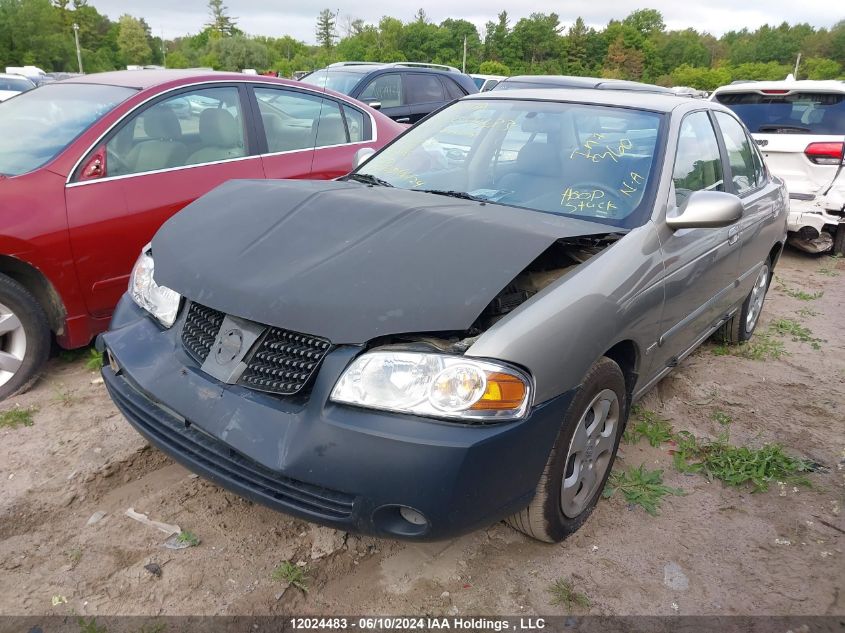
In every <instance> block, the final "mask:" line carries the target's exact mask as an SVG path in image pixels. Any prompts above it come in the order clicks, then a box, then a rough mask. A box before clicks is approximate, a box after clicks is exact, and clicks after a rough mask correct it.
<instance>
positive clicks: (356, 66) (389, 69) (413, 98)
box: [300, 62, 478, 124]
mask: <svg viewBox="0 0 845 633" xmlns="http://www.w3.org/2000/svg"><path fill="white" fill-rule="evenodd" d="M300 81H302V82H304V83H306V84H311V85H312V86H318V87H320V88H327V89H329V90H335V91H337V92H340V93H343V94H345V95H349V96H350V97H352V98H354V99H358V101H363V102H364V103H366V104H367V105H369V106H370V107H371V108H375V109H376V110H379V111H380V112H382V113H383V114H386V115H387V116H389V117H390V118H391V119H393V120H394V121H396V122H398V123H410V124H413V123H416V122H417V121H419V120H420V119H422V118H423V117H425V116H427V115H429V114H430V113H432V112H434V111H435V110H437V109H438V108H441V107H443V106H444V105H446V104H447V103H449V102H450V101H454V100H455V99H460V98H461V97H465V96H466V95H468V94H473V93H476V92H478V88H477V87H476V85H475V82H473V80H472V79H471V78H470V76H469V75H465V74H463V73H462V72H461V71H460V70H458V69H457V68H453V67H452V66H443V65H440V64H418V63H412V62H397V63H394V64H380V63H375V62H338V63H336V64H331V65H329V66H328V67H326V68H323V69H320V70H315V71H314V72H312V73H309V74H307V75H305V76H304V77H302V79H300Z"/></svg>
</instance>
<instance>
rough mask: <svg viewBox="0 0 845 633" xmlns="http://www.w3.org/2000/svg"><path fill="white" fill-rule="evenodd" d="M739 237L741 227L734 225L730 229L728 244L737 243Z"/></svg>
mask: <svg viewBox="0 0 845 633" xmlns="http://www.w3.org/2000/svg"><path fill="white" fill-rule="evenodd" d="M738 239H739V227H738V226H732V227H731V228H729V229H728V244H730V245H732V244H736V241H737V240H738Z"/></svg>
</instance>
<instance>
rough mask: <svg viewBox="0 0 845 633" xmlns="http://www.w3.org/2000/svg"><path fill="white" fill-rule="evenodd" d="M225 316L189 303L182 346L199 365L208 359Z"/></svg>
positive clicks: (183, 328) (183, 329) (183, 327)
mask: <svg viewBox="0 0 845 633" xmlns="http://www.w3.org/2000/svg"><path fill="white" fill-rule="evenodd" d="M225 316H226V315H225V314H223V313H222V312H218V311H217V310H212V309H211V308H207V307H205V306H204V305H200V304H199V303H191V307H190V308H189V309H188V316H187V317H185V325H183V326H182V344H183V345H184V346H185V349H186V350H188V353H189V354H190V355H191V356H193V357H194V360H197V361H199V363H200V364H202V363H203V362H205V359H206V358H208V353H209V352H210V351H211V346H212V345H214V339H215V338H216V337H217V332H218V330H220V326H221V325H222V324H223V319H224V318H225Z"/></svg>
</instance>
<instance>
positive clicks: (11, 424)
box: [0, 407, 38, 429]
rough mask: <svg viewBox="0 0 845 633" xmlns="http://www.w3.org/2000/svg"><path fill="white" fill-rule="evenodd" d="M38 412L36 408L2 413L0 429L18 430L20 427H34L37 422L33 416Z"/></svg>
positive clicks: (0, 412) (10, 410)
mask: <svg viewBox="0 0 845 633" xmlns="http://www.w3.org/2000/svg"><path fill="white" fill-rule="evenodd" d="M36 411H38V409H36V408H35V407H29V408H28V409H20V408H17V409H9V410H8V411H0V429H2V428H9V429H16V428H18V427H19V426H32V425H33V424H35V422H34V421H33V420H32V416H33V415H35V412H36Z"/></svg>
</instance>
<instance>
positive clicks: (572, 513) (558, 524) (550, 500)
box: [506, 357, 628, 543]
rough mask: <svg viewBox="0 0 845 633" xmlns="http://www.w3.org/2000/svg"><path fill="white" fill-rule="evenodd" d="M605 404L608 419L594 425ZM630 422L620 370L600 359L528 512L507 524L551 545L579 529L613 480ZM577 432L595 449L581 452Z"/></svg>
mask: <svg viewBox="0 0 845 633" xmlns="http://www.w3.org/2000/svg"><path fill="white" fill-rule="evenodd" d="M602 402H608V403H609V407H608V409H607V410H606V411H605V416H604V417H605V419H604V420H601V418H600V419H599V420H598V421H596V416H597V415H601V414H600V413H596V412H597V411H601V410H602V409H603V407H602V404H601V403H602ZM627 419H628V396H627V391H626V389H625V378H624V376H623V375H622V370H621V369H620V368H619V365H617V364H616V363H615V362H614V361H612V360H611V359H609V358H607V357H602V358H601V359H599V360H598V361H597V362H596V363H595V364H594V365H593V366H592V367H590V370H589V371H588V372H587V375H586V376H585V377H584V381H583V383H582V384H581V386H580V387H579V388H578V391H577V393H576V394H575V398H574V399H573V400H572V403H571V404H570V405H569V409H567V411H566V414H565V415H564V418H563V422H562V424H561V427H560V431H559V433H558V436H557V439H556V440H555V444H554V447H553V448H552V452H551V454H550V455H549V460H548V462H546V467H545V468H544V469H543V474H542V475H540V481H539V483H538V484H537V491H536V492H535V494H534V499H532V501H531V503H530V504H528V507H527V508H525V509H524V510H522V511H521V512H518V513H516V514H514V515H512V516H510V517H509V518H507V519H506V521H507V523H508V524H509V525H510V526H511V527H514V528H516V529H517V530H519V531H520V532H523V533H525V534H527V535H528V536H530V537H532V538H535V539H538V540H540V541H546V542H548V543H557V542H559V541H562V540H563V539H565V538H566V537H567V536H569V535H570V534H572V533H573V532H575V531H576V530H577V529H578V528H579V527H581V525H582V524H583V523H584V521H586V520H587V517H589V516H590V513H591V512H592V511H593V508H594V507H595V505H596V503H597V502H598V500H599V497H600V496H601V492H602V490H603V489H604V486H605V483H607V478H608V477H609V476H610V471H611V469H612V468H613V461H614V459H615V457H616V449H617V448H618V446H619V439H620V438H621V437H622V431H623V429H624V428H625V422H626V421H627ZM608 422H611V423H612V425H608V424H607V423H608ZM579 430H583V433H577V436H578V438H583V439H585V440H586V443H587V445H589V443H590V442H591V441H593V442H594V444H593V445H592V446H591V447H589V448H584V449H583V450H579V449H578V447H577V446H576V445H577V444H579V443H580V442H579V440H578V438H576V432H577V431H579ZM595 442H597V443H595ZM582 446H585V445H583V444H582ZM574 451H578V452H574ZM590 472H592V473H593V474H592V477H590V476H589V473H590ZM565 480H566V481H565ZM567 481H568V482H569V484H568V485H567V483H566V482H567ZM579 483H580V484H581V486H579ZM588 483H589V489H588V488H587V485H586V484H588ZM562 493H563V495H562Z"/></svg>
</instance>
